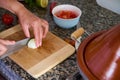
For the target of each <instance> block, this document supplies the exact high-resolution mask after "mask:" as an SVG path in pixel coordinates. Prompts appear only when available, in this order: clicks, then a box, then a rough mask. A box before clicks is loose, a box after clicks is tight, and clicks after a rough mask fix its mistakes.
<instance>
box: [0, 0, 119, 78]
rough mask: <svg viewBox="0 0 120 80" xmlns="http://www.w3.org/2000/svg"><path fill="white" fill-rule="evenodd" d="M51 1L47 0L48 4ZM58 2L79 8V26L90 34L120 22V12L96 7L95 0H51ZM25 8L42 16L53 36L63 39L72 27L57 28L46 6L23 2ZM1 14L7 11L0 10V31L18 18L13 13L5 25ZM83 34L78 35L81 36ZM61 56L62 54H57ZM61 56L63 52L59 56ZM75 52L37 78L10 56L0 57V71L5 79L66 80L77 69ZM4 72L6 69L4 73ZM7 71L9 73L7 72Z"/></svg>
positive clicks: (71, 30) (70, 31)
mask: <svg viewBox="0 0 120 80" xmlns="http://www.w3.org/2000/svg"><path fill="white" fill-rule="evenodd" d="M51 1H53V0H49V4H50V3H51ZM54 1H57V2H58V3H59V4H73V5H76V6H77V7H79V8H80V9H81V10H82V16H81V18H80V24H81V26H82V27H83V28H84V29H85V30H86V31H87V32H88V33H89V34H91V33H94V32H97V31H100V30H104V29H109V28H110V27H112V26H114V25H116V24H119V23H120V15H118V14H116V13H113V12H111V11H109V10H107V9H105V8H102V7H101V6H99V5H98V4H97V3H96V1H95V0H54ZM25 6H26V8H28V9H29V10H30V11H32V12H33V13H34V14H35V15H37V16H39V17H41V18H44V19H46V20H47V21H48V22H49V25H50V31H51V32H52V33H54V34H55V35H57V36H59V37H61V38H62V39H64V38H69V37H70V34H71V33H72V32H73V31H74V30H75V29H76V27H75V28H72V29H62V28H59V27H58V26H57V25H56V24H55V23H54V21H53V19H52V16H51V15H50V13H49V5H48V8H47V9H42V8H38V7H32V8H31V7H29V6H27V5H26V4H25ZM4 13H10V12H9V11H6V10H4V9H0V31H3V30H5V29H7V28H10V27H12V26H14V25H16V24H18V19H17V17H16V16H15V15H13V14H12V13H11V14H12V15H13V16H14V18H15V21H14V22H13V24H12V25H9V26H6V25H4V24H3V23H2V22H1V16H2V14H4ZM85 37H87V36H86V35H85V34H84V35H82V38H83V39H84V38H85ZM61 56H62V55H61ZM63 56H64V55H63ZM76 56H77V55H76V53H74V54H73V55H72V56H70V57H69V58H67V59H66V60H64V61H63V62H62V63H60V64H59V65H57V66H55V67H54V68H52V69H51V70H49V71H48V72H46V73H45V74H43V75H42V76H40V77H39V78H38V79H34V78H32V77H31V76H30V75H29V74H28V73H27V72H25V71H24V70H23V69H22V68H21V67H20V66H18V65H17V64H15V63H14V62H13V61H12V60H11V59H9V58H8V57H7V58H4V59H2V60H0V66H1V67H0V72H1V74H3V75H4V76H5V77H6V78H7V79H8V80H66V78H67V77H68V76H70V75H72V74H73V73H74V72H76V71H78V68H77V63H76ZM6 71H7V72H6ZM10 74H11V75H10Z"/></svg>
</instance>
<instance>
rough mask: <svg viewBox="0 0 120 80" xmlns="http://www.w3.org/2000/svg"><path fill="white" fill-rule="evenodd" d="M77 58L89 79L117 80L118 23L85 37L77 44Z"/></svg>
mask: <svg viewBox="0 0 120 80" xmlns="http://www.w3.org/2000/svg"><path fill="white" fill-rule="evenodd" d="M77 60H78V66H79V68H80V69H81V71H82V72H83V74H84V75H86V77H87V78H88V79H89V80H119V79H120V76H119V75H120V69H119V68H120V25H117V26H115V27H113V28H111V29H110V30H108V31H106V32H105V31H103V32H102V31H101V32H97V33H95V34H93V35H91V36H89V37H88V38H86V39H85V40H84V41H83V42H82V44H81V45H80V46H79V49H78V54H77Z"/></svg>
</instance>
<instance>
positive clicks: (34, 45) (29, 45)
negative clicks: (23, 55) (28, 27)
mask: <svg viewBox="0 0 120 80" xmlns="http://www.w3.org/2000/svg"><path fill="white" fill-rule="evenodd" d="M27 46H28V48H32V49H35V48H37V47H36V44H35V39H34V38H32V39H30V40H29V41H28V44H27Z"/></svg>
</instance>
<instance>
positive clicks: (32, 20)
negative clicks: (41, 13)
mask: <svg viewBox="0 0 120 80" xmlns="http://www.w3.org/2000/svg"><path fill="white" fill-rule="evenodd" d="M18 18H19V21H20V24H21V26H22V29H23V31H24V33H25V35H26V36H27V37H30V32H29V29H30V28H32V30H33V32H34V37H35V41H36V46H37V47H39V46H41V45H42V39H43V38H45V37H46V34H47V32H48V28H49V25H48V22H47V21H46V20H44V19H40V18H39V17H37V16H35V15H34V14H32V13H31V12H30V11H28V10H27V9H24V10H21V12H20V13H18Z"/></svg>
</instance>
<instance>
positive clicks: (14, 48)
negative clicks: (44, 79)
mask: <svg viewBox="0 0 120 80" xmlns="http://www.w3.org/2000/svg"><path fill="white" fill-rule="evenodd" d="M29 39H30V38H25V39H22V40H20V41H17V42H16V43H15V45H7V46H6V47H7V51H6V52H5V53H4V54H3V55H2V56H0V59H3V58H5V57H7V56H9V55H11V54H13V53H15V52H17V51H18V50H20V49H22V48H23V47H24V46H25V45H26V44H27V42H28V40H29Z"/></svg>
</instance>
